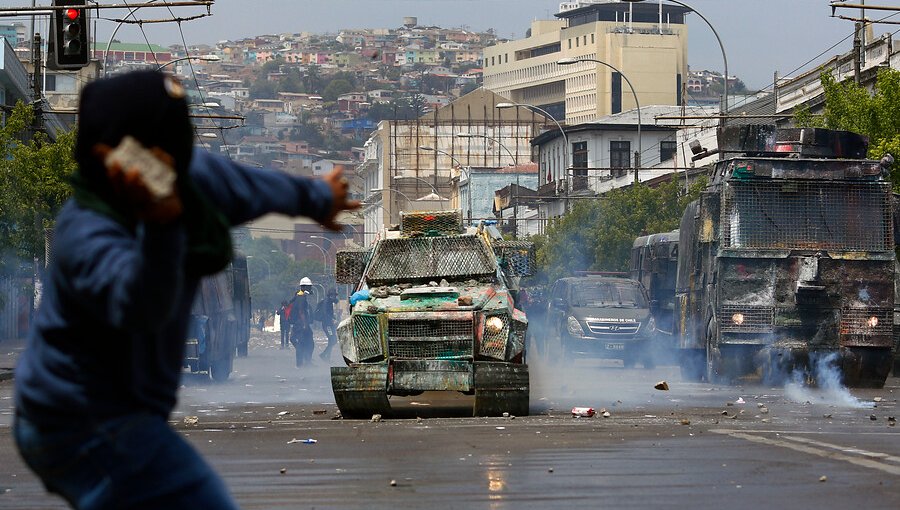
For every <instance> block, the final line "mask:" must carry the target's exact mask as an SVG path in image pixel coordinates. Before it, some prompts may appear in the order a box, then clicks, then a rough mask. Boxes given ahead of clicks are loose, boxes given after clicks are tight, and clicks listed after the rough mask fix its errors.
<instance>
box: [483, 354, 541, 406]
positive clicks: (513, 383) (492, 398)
mask: <svg viewBox="0 0 900 510" xmlns="http://www.w3.org/2000/svg"><path fill="white" fill-rule="evenodd" d="M529 389H530V385H529V382H528V365H524V364H514V363H501V362H475V409H474V415H475V416H500V415H502V414H503V413H509V414H511V415H513V416H527V415H528V398H529Z"/></svg>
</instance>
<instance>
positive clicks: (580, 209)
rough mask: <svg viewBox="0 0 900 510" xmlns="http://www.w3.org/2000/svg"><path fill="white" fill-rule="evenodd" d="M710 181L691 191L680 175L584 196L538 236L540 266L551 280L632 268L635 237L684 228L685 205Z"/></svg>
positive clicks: (699, 183) (702, 182) (696, 186)
mask: <svg viewBox="0 0 900 510" xmlns="http://www.w3.org/2000/svg"><path fill="white" fill-rule="evenodd" d="M705 186H706V181H705V179H704V180H702V181H701V182H698V183H696V184H695V185H693V186H692V187H691V189H690V190H689V191H688V192H687V193H685V192H684V191H683V189H682V188H681V186H680V184H679V183H678V182H677V181H672V182H668V183H665V184H662V185H661V186H659V187H657V188H650V187H648V186H644V185H642V184H641V185H638V186H629V187H627V188H620V189H617V190H613V191H610V192H609V193H606V194H604V195H602V196H600V197H597V198H596V199H595V200H579V201H577V203H575V204H574V206H573V207H572V210H571V211H570V212H569V213H568V214H567V215H565V216H563V217H562V218H560V219H559V220H557V221H556V222H554V223H552V224H551V225H549V226H548V228H547V232H546V235H545V236H543V238H537V239H534V241H535V242H536V245H537V246H536V247H537V255H538V268H539V269H540V270H541V273H543V274H545V275H546V276H547V279H548V281H553V280H555V279H557V278H561V277H563V276H569V275H572V274H573V273H574V272H575V271H587V270H594V271H627V270H628V268H629V267H628V266H629V261H630V257H631V246H632V244H633V243H634V240H635V239H636V238H637V237H640V236H642V235H646V234H652V233H657V232H668V231H670V230H673V229H676V228H678V224H679V223H680V221H681V215H682V213H683V212H684V208H685V207H686V206H687V204H688V203H689V202H690V201H691V200H694V199H696V198H697V197H698V196H699V194H700V191H701V190H702V189H703V188H704V187H705Z"/></svg>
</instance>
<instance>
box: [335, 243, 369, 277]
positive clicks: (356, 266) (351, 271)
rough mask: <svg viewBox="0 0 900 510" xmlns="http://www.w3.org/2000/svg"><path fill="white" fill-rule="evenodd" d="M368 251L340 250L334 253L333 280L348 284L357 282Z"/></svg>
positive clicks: (361, 273)
mask: <svg viewBox="0 0 900 510" xmlns="http://www.w3.org/2000/svg"><path fill="white" fill-rule="evenodd" d="M369 253H370V252H369V250H340V251H338V252H337V253H335V258H334V260H335V263H334V279H335V282H336V283H343V284H350V285H353V284H356V283H359V279H360V278H362V275H363V271H365V269H366V263H367V262H368V259H369Z"/></svg>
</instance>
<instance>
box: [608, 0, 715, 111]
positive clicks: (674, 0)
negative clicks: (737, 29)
mask: <svg viewBox="0 0 900 510" xmlns="http://www.w3.org/2000/svg"><path fill="white" fill-rule="evenodd" d="M623 1H624V2H628V3H635V4H636V3H641V2H643V1H644V0H623ZM667 1H669V2H672V3H673V4H677V5H680V6H682V7H684V8H685V9H690V10H691V12H693V13H694V14H696V15H697V16H700V19H702V20H703V22H704V23H706V25H707V26H708V27H709V29H710V30H712V33H713V35H714V36H716V41H718V42H719V49H720V50H722V60H723V61H724V62H725V82H724V91H723V92H724V95H725V104H724V105H723V106H722V115H723V117H724V116H726V115H727V114H728V56H726V55H725V45H724V44H722V39H721V38H720V37H719V33H718V32H716V27H714V26H713V25H712V23H710V22H709V20H708V19H706V16H704V15H703V14H702V13H701V12H700V11H698V10H697V9H694V8H693V7H691V6H690V5H688V4H686V3H684V2H681V1H680V0H667ZM722 124H725V119H724V118H723V119H722Z"/></svg>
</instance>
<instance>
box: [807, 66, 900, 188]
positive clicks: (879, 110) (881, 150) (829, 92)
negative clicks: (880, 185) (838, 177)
mask: <svg viewBox="0 0 900 510" xmlns="http://www.w3.org/2000/svg"><path fill="white" fill-rule="evenodd" d="M821 80H822V87H823V88H824V90H825V110H824V112H823V113H824V114H823V115H822V117H821V118H817V117H815V116H813V115H811V114H810V111H809V109H808V108H799V109H798V110H797V112H796V113H795V115H794V123H795V124H796V125H797V126H801V127H824V128H828V129H841V130H846V131H853V132H855V133H859V134H861V135H865V136H867V137H868V138H869V153H868V156H869V158H872V159H881V158H882V156H884V155H885V154H887V153H890V154H891V155H893V156H894V157H895V158H896V159H898V160H900V71H896V70H894V69H890V68H884V69H879V71H878V76H877V78H876V80H875V86H874V89H873V92H872V93H869V91H868V89H866V88H865V87H863V86H861V85H857V84H856V83H855V82H853V81H849V80H848V81H844V82H838V81H837V80H835V78H834V77H833V76H832V75H831V74H830V73H827V72H823V73H822V75H821ZM891 182H892V183H893V187H894V191H900V165H898V164H897V163H895V164H894V165H893V166H892V167H891Z"/></svg>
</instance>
